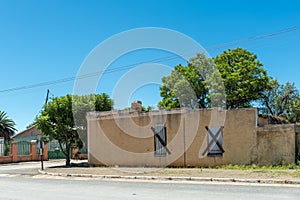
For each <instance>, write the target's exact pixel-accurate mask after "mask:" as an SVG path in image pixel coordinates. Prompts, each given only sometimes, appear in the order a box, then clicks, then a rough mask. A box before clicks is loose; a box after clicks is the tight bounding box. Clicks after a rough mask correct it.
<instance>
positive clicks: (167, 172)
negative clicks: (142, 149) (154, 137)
mask: <svg viewBox="0 0 300 200" xmlns="http://www.w3.org/2000/svg"><path fill="white" fill-rule="evenodd" d="M44 171H45V172H47V173H60V174H73V175H74V174H75V175H76V174H78V175H80V174H92V175H115V176H155V177H209V178H235V179H274V180H299V181H300V169H296V170H295V169H293V170H265V169H262V170H232V169H208V168H151V167H89V166H87V164H86V163H85V162H79V161H74V162H73V166H72V167H70V168H65V167H64V166H62V165H60V166H54V167H50V168H46V169H45V170H44Z"/></svg>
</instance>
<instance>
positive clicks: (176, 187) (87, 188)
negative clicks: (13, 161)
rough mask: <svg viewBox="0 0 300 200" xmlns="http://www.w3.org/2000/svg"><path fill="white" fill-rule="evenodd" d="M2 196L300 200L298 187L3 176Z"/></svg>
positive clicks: (30, 197) (26, 197)
mask: <svg viewBox="0 0 300 200" xmlns="http://www.w3.org/2000/svg"><path fill="white" fill-rule="evenodd" d="M0 188H1V189H0V190H1V193H0V199H6V200H7V199H12V200H15V199H16V200H17V199H26V200H27V199H37V200H48V199H51V200H52V199H58V200H59V199H63V200H66V199H84V200H86V199H109V200H115V199H122V200H124V199H155V200H161V199H163V200H165V199H172V200H179V199H180V200H182V199H188V200H193V199H209V200H212V199H223V200H227V199H228V200H229V199H230V200H234V199H255V200H262V199H268V200H269V199H280V200H282V199H293V200H295V199H299V197H300V188H299V187H287V186H280V187H279V186H261V185H260V186H253V185H251V186H249V185H247V186H245V185H225V184H188V183H159V182H122V181H107V180H105V181H102V180H92V179H89V180H88V179H85V180H78V179H77V180H72V179H54V178H41V177H38V178H35V177H31V178H29V177H22V176H19V177H1V178H0Z"/></svg>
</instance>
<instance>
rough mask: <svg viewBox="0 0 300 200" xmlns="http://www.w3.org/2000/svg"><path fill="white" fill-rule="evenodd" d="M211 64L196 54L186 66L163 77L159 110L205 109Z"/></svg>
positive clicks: (179, 66) (204, 57)
mask: <svg viewBox="0 0 300 200" xmlns="http://www.w3.org/2000/svg"><path fill="white" fill-rule="evenodd" d="M213 66H214V64H213V62H212V60H211V59H209V58H207V57H206V56H205V54H197V55H196V57H195V58H192V59H190V61H189V63H188V65H187V66H182V65H177V66H175V68H174V70H173V71H172V72H171V74H170V75H169V76H166V77H163V78H162V82H163V85H162V86H161V87H160V95H161V97H163V99H162V100H161V101H160V102H159V104H158V106H159V108H164V109H172V108H179V107H189V108H206V107H208V105H209V102H210V100H209V99H208V93H209V87H208V85H207V84H206V81H208V80H209V79H208V77H209V75H211V72H212V71H213V69H212V68H213Z"/></svg>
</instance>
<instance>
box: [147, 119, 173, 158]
mask: <svg viewBox="0 0 300 200" xmlns="http://www.w3.org/2000/svg"><path fill="white" fill-rule="evenodd" d="M151 129H152V131H153V133H154V151H155V152H154V155H155V156H166V155H167V153H170V152H169V150H168V149H167V135H166V127H165V126H164V125H163V124H156V125H155V128H153V127H152V128H151Z"/></svg>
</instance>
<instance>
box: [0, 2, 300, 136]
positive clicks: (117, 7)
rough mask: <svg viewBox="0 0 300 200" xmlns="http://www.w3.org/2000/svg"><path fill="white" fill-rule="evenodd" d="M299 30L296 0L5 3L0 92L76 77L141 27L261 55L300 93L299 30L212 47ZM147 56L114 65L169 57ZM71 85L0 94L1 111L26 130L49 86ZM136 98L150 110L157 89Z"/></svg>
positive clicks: (66, 89)
mask: <svg viewBox="0 0 300 200" xmlns="http://www.w3.org/2000/svg"><path fill="white" fill-rule="evenodd" d="M299 25H300V3H298V1H297V0H294V1H290V0H285V1H276V0H275V1H259V0H251V1H240V0H236V1H230V0H228V1H201V0H196V1H188V0H185V1H174V0H173V1H172V0H170V1H163V0H152V1H143V0H136V1H133V0H132V1H118V0H110V1H100V0H98V1H97V0H95V1H88V0H87V1H83V0H77V1H74V0H64V1H58V0H56V1H55V0H44V1H37V0H36V1H32V0H26V1H14V0H0V68H1V78H0V91H3V90H6V89H10V88H15V87H22V86H27V85H32V84H37V83H40V82H46V81H53V80H58V79H62V78H67V77H73V76H76V74H77V72H78V70H79V68H80V65H81V64H82V62H83V61H84V59H85V57H86V56H87V55H88V54H89V53H90V51H91V50H92V49H93V48H95V47H96V46H97V45H98V44H99V43H100V42H102V41H104V40H105V39H107V38H109V37H110V36H112V35H114V34H117V33H120V32H122V31H126V30H129V29H133V28H141V27H163V28H168V29H173V30H176V31H179V32H181V33H183V34H186V35H188V36H190V37H191V38H193V39H194V40H196V41H197V42H198V43H200V44H201V45H202V46H203V47H204V48H207V50H208V53H209V54H210V55H211V56H215V55H218V54H220V53H221V52H222V51H223V50H226V49H228V48H235V47H238V46H239V47H242V48H246V49H248V50H249V51H252V52H254V53H256V54H257V55H258V59H259V60H260V61H261V62H262V63H263V64H264V67H265V69H267V71H268V73H269V75H271V76H273V77H275V78H277V79H278V80H279V81H280V82H281V83H285V82H287V81H290V82H295V83H296V86H297V88H300V80H299V75H300V73H299V63H300V30H299V29H298V30H296V31H292V32H288V33H284V34H280V35H275V36H271V37H267V38H265V39H261V40H254V41H250V42H247V43H240V44H238V45H234V46H224V47H222V48H211V47H212V46H215V45H220V44H224V43H227V42H232V41H237V40H243V39H246V38H249V37H253V36H259V35H264V34H268V33H272V32H276V31H279V30H284V29H287V28H290V27H295V26H299ZM116 48H117V47H116ZM146 53H147V52H143V56H142V57H140V56H138V55H135V56H130V55H129V56H128V57H127V58H126V57H125V58H123V59H121V60H120V61H119V62H118V63H117V64H116V66H117V65H118V66H121V65H128V64H132V63H136V62H141V61H145V60H151V59H155V58H160V57H164V56H166V54H165V53H164V52H161V53H160V52H150V53H149V55H146ZM141 59H144V60H141ZM176 62H181V61H179V60H177V61H176V60H173V61H172V62H169V63H167V64H169V65H173V64H174V65H175V64H179V63H176ZM182 64H185V63H182ZM121 75H122V74H121V72H118V73H115V74H114V73H111V74H109V76H110V77H120V76H121ZM107 79H110V78H107ZM112 80H114V79H112ZM73 83H74V82H73V81H70V82H65V83H61V84H53V85H48V86H42V87H36V88H32V89H24V90H18V91H13V92H0V110H3V111H5V112H7V114H8V116H9V117H10V118H12V119H13V120H14V121H15V122H16V124H17V128H18V130H19V131H21V130H23V129H24V128H25V127H26V126H27V125H28V124H30V123H31V122H33V120H34V118H35V116H36V115H38V113H39V112H40V110H41V108H42V106H43V104H44V102H45V97H46V91H47V89H50V92H51V95H54V96H62V95H65V94H67V93H72V92H73ZM111 84H114V83H112V82H108V83H107V87H106V85H105V84H104V85H102V86H101V87H99V88H100V89H99V90H100V91H98V92H107V93H109V94H111V88H110V87H109V85H111ZM157 88H158V86H157V87H156V89H157ZM146 93H147V95H144V96H143V95H142V94H146ZM135 98H141V100H142V101H143V103H144V105H155V104H156V103H157V102H158V100H159V91H155V90H154V89H153V87H147V86H145V87H143V88H140V90H138V91H137V92H136V93H135V94H134V95H133V97H132V99H135ZM128 106H129V105H128Z"/></svg>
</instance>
